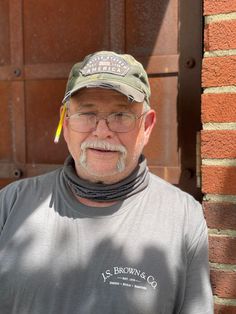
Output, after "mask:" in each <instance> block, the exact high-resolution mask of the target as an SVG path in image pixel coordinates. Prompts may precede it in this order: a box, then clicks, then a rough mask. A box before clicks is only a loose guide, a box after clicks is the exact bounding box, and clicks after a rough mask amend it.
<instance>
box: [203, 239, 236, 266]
mask: <svg viewBox="0 0 236 314" xmlns="http://www.w3.org/2000/svg"><path fill="white" fill-rule="evenodd" d="M209 259H210V261H211V262H213V263H220V264H236V238H233V237H228V236H214V235H210V236H209Z"/></svg>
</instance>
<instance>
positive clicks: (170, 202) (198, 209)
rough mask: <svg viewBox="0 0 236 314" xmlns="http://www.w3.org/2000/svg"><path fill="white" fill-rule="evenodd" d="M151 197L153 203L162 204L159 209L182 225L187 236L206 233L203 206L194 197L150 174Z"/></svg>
mask: <svg viewBox="0 0 236 314" xmlns="http://www.w3.org/2000/svg"><path fill="white" fill-rule="evenodd" d="M149 197H150V202H151V203H156V204H162V206H161V207H159V208H158V209H160V210H162V211H164V212H165V215H168V216H169V217H171V218H172V219H173V220H174V221H175V222H176V223H180V224H181V225H182V226H183V228H184V229H185V232H186V233H187V234H189V235H191V234H192V235H193V234H195V235H200V234H201V233H202V232H203V231H204V232H205V231H206V221H205V218H204V215H203V210H202V205H201V204H200V203H199V202H198V201H197V200H195V199H194V197H193V196H192V195H190V194H188V193H186V192H184V191H182V190H181V189H179V188H177V187H176V186H173V185H172V184H170V183H168V182H166V181H165V180H163V179H161V178H159V177H157V176H156V175H154V174H150V185H149Z"/></svg>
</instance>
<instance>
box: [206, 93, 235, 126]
mask: <svg viewBox="0 0 236 314" xmlns="http://www.w3.org/2000/svg"><path fill="white" fill-rule="evenodd" d="M235 121H236V93H235V94H232V93H231V94H227V93H224V94H203V95H202V122H203V123H206V122H235Z"/></svg>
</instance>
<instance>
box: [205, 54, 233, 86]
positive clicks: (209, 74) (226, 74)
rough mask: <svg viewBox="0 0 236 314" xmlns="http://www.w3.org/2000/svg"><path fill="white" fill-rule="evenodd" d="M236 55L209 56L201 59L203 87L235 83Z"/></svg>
mask: <svg viewBox="0 0 236 314" xmlns="http://www.w3.org/2000/svg"><path fill="white" fill-rule="evenodd" d="M235 72H236V56H227V57H209V58H204V59H203V64H202V85H203V87H211V86H227V85H234V84H236V75H235Z"/></svg>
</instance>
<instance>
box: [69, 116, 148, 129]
mask: <svg viewBox="0 0 236 314" xmlns="http://www.w3.org/2000/svg"><path fill="white" fill-rule="evenodd" d="M146 113H147V111H146V112H144V113H142V114H141V115H136V114H135V113H132V112H114V113H111V114H107V113H105V112H101V113H99V114H97V113H94V112H77V113H75V114H72V115H68V116H67V117H66V119H68V120H69V126H70V128H71V129H72V130H74V131H76V132H81V133H87V132H92V131H94V130H96V128H97V124H98V122H99V121H100V120H105V121H106V124H107V126H108V128H109V130H110V131H112V132H118V133H126V132H129V131H131V130H133V129H134V127H135V125H136V121H137V120H138V119H140V118H141V117H143V116H144V115H145V114H146Z"/></svg>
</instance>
